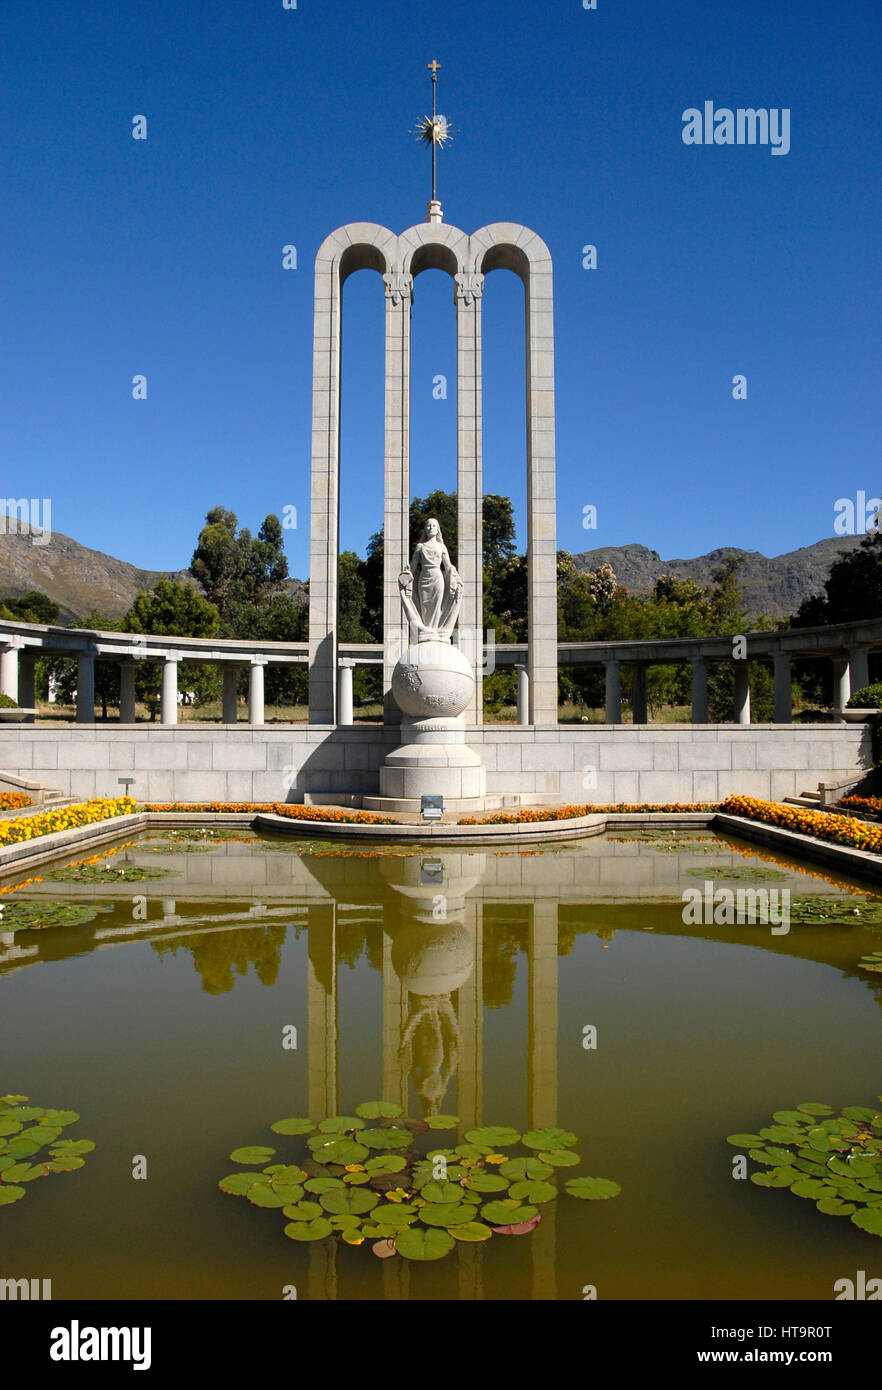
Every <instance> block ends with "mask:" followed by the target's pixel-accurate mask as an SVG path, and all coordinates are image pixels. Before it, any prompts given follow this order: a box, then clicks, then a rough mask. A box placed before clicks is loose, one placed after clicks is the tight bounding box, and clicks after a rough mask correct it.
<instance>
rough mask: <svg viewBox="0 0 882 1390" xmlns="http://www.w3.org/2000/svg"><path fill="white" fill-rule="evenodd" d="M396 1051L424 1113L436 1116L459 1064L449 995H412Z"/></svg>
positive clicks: (455, 1020)
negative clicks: (399, 1044)
mask: <svg viewBox="0 0 882 1390" xmlns="http://www.w3.org/2000/svg"><path fill="white" fill-rule="evenodd" d="M413 998H414V1003H413V1004H412V1006H411V1009H410V1013H409V1014H408V1018H407V1023H406V1024H405V1027H404V1034H403V1036H402V1039H401V1047H400V1048H399V1052H398V1057H399V1061H400V1062H401V1065H402V1067H403V1069H404V1071H405V1072H410V1074H411V1077H412V1079H413V1084H414V1089H415V1090H416V1093H417V1095H418V1096H419V1097H420V1099H421V1100H422V1102H423V1113H424V1114H426V1115H437V1114H438V1113H439V1112H440V1110H441V1102H442V1100H443V1099H444V1096H445V1094H446V1091H447V1087H448V1085H449V1084H450V1078H451V1077H452V1076H453V1075H454V1073H455V1072H456V1068H457V1065H458V1063H459V1054H460V1046H459V1024H458V1022H457V1019H456V1014H455V1013H454V1009H453V1005H452V1004H451V1002H450V997H449V995H441V996H434V997H433V996H431V995H420V994H417V995H414V996H413Z"/></svg>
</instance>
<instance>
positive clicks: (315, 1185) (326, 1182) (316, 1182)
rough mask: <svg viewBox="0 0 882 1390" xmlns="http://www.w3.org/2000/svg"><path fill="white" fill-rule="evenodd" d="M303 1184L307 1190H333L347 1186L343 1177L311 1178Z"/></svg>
mask: <svg viewBox="0 0 882 1390" xmlns="http://www.w3.org/2000/svg"><path fill="white" fill-rule="evenodd" d="M303 1186H304V1187H305V1188H306V1190H307V1192H319V1193H321V1192H333V1190H334V1188H335V1187H336V1188H340V1189H341V1190H342V1189H343V1188H344V1187H345V1183H344V1182H343V1179H342V1178H309V1179H308V1180H307V1181H306V1182H305V1183H304V1184H303Z"/></svg>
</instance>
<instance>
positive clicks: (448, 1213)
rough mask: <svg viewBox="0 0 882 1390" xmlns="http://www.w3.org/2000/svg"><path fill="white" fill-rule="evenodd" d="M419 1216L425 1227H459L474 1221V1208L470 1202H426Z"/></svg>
mask: <svg viewBox="0 0 882 1390" xmlns="http://www.w3.org/2000/svg"><path fill="white" fill-rule="evenodd" d="M419 1214H420V1221H422V1223H423V1225H425V1226H461V1225H463V1223H464V1222H466V1221H473V1220H474V1217H475V1208H474V1206H473V1205H472V1204H471V1203H470V1202H426V1204H425V1206H422V1207H420V1208H419Z"/></svg>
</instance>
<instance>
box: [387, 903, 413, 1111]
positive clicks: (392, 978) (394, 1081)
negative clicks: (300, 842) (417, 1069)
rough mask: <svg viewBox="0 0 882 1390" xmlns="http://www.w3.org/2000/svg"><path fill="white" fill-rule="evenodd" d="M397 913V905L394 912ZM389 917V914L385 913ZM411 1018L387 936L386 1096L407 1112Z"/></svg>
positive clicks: (389, 938) (390, 940) (390, 942)
mask: <svg viewBox="0 0 882 1390" xmlns="http://www.w3.org/2000/svg"><path fill="white" fill-rule="evenodd" d="M391 912H395V913H396V914H397V905H396V906H395V907H390V913H391ZM384 915H385V914H384ZM406 1018H407V996H406V994H405V991H404V987H403V985H402V983H401V980H400V979H399V978H398V975H397V974H396V971H395V966H394V965H393V964H392V938H391V936H390V935H389V934H388V932H385V931H384V933H383V1095H384V1097H385V1098H386V1099H388V1100H391V1101H394V1102H395V1103H396V1104H397V1105H401V1106H403V1107H404V1109H405V1110H407V1107H408V1077H407V1075H406V1074H405V1072H404V1070H403V1068H402V1065H401V1053H400V1049H401V1038H402V1034H403V1032H404V1024H405V1019H406Z"/></svg>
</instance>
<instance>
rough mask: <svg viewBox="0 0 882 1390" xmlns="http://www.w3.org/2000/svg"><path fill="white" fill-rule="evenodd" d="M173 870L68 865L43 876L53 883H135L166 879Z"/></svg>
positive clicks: (105, 864) (154, 867)
mask: <svg viewBox="0 0 882 1390" xmlns="http://www.w3.org/2000/svg"><path fill="white" fill-rule="evenodd" d="M174 872H175V871H174V869H160V868H158V867H156V866H155V865H153V864H149V865H144V864H130V863H124V864H114V863H112V862H110V861H108V862H107V863H104V864H68V865H67V866H66V867H65V868H63V869H52V870H50V871H49V872H48V873H45V874H44V875H43V877H44V878H48V879H52V880H53V882H55V883H136V882H140V880H141V879H145V878H167V877H168V876H169V874H173V873H174Z"/></svg>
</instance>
